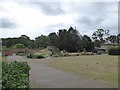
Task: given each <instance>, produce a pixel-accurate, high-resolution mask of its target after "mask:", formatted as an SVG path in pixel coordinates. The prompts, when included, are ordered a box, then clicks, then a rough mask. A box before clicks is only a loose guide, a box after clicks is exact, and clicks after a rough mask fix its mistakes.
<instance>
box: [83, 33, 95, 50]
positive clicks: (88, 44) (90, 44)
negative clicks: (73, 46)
mask: <svg viewBox="0 0 120 90" xmlns="http://www.w3.org/2000/svg"><path fill="white" fill-rule="evenodd" d="M82 41H83V47H84V49H85V50H86V51H88V52H89V51H93V49H94V44H93V42H92V40H91V39H90V37H88V36H87V35H84V36H83V39H82Z"/></svg>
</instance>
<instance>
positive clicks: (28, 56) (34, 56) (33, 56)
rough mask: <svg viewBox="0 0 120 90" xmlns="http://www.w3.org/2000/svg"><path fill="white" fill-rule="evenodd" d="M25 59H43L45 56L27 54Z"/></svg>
mask: <svg viewBox="0 0 120 90" xmlns="http://www.w3.org/2000/svg"><path fill="white" fill-rule="evenodd" d="M27 58H34V59H41V58H45V56H44V55H41V54H29V55H27Z"/></svg>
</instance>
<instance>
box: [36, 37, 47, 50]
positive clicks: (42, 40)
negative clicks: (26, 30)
mask: <svg viewBox="0 0 120 90" xmlns="http://www.w3.org/2000/svg"><path fill="white" fill-rule="evenodd" d="M35 46H36V47H37V48H39V47H42V48H46V47H47V46H48V37H47V36H45V35H41V36H38V37H37V38H35Z"/></svg>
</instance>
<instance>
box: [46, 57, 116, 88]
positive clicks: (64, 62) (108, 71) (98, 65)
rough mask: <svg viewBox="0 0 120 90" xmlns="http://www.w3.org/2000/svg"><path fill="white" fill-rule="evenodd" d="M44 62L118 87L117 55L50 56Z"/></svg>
mask: <svg viewBox="0 0 120 90" xmlns="http://www.w3.org/2000/svg"><path fill="white" fill-rule="evenodd" d="M46 64H47V65H48V66H51V67H54V68H57V69H61V70H64V71H67V72H72V73H74V74H77V75H83V76H86V77H89V78H92V79H94V80H98V81H101V82H103V83H107V84H110V85H113V86H116V87H118V56H109V55H95V56H74V57H60V58H52V60H49V61H48V62H47V63H46Z"/></svg>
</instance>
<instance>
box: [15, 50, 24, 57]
mask: <svg viewBox="0 0 120 90" xmlns="http://www.w3.org/2000/svg"><path fill="white" fill-rule="evenodd" d="M16 55H19V56H24V55H26V52H24V51H18V52H17V53H16Z"/></svg>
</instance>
